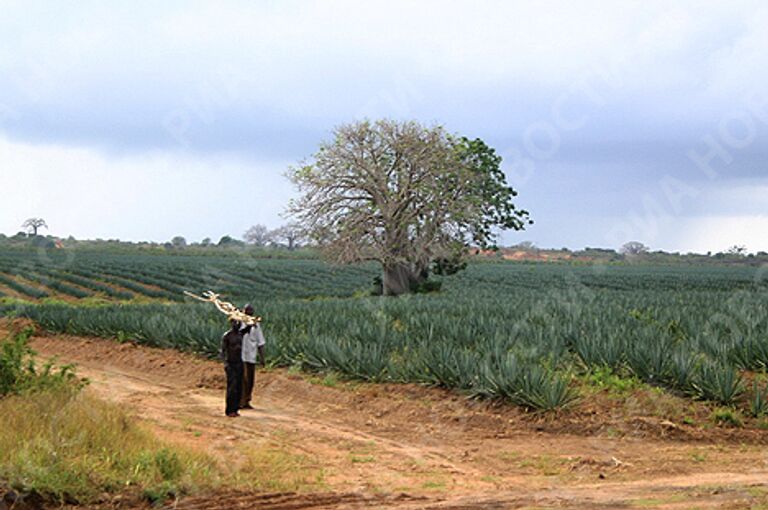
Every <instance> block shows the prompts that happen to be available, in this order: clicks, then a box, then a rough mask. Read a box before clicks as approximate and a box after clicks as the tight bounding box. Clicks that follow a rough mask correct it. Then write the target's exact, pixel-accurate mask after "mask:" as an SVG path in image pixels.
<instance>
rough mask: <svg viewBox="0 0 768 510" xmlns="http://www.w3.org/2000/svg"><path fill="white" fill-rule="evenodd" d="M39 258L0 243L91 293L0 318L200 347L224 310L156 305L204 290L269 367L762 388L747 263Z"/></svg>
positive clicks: (765, 338)
mask: <svg viewBox="0 0 768 510" xmlns="http://www.w3.org/2000/svg"><path fill="white" fill-rule="evenodd" d="M49 259H50V260H48V261H47V262H46V259H39V258H35V257H34V256H29V254H27V255H24V254H23V253H21V252H19V253H16V252H14V253H8V252H3V251H2V250H0V273H3V274H16V272H15V271H16V270H17V269H18V268H20V267H23V268H26V269H25V271H28V272H29V273H30V274H38V275H42V276H45V277H46V278H48V280H49V281H55V280H57V279H61V280H62V281H65V282H69V283H71V284H72V285H74V286H77V287H78V288H86V289H89V291H90V292H91V294H92V295H91V296H89V297H87V298H84V299H81V300H79V301H78V303H79V306H71V305H68V304H63V303H61V302H60V301H58V300H57V301H48V300H44V302H38V303H37V304H35V305H33V304H31V303H30V302H28V301H18V300H12V299H9V298H0V315H14V316H20V317H28V318H31V319H33V320H35V321H36V322H37V323H39V324H40V325H41V326H42V327H44V328H46V329H49V330H52V331H61V332H66V333H70V334H75V335H95V336H102V337H109V338H118V339H119V340H122V341H125V340H128V339H130V340H132V341H136V342H139V343H143V344H147V345H154V346H160V347H173V348H177V349H181V350H186V351H192V352H198V353H203V354H207V355H210V356H215V355H216V352H217V342H218V339H219V338H220V336H221V333H222V330H223V329H225V328H226V325H225V324H224V318H223V317H222V316H221V315H220V314H219V313H218V312H216V311H215V310H213V308H212V307H210V306H207V305H204V304H196V303H189V302H187V303H182V302H173V303H168V302H171V300H172V299H182V298H181V291H182V290H191V291H194V292H197V293H199V292H201V291H202V290H206V289H213V290H215V291H218V292H221V293H223V294H224V295H225V297H226V298H227V299H228V300H231V301H233V302H235V303H237V304H240V305H242V304H243V303H245V302H251V303H253V304H254V306H255V308H256V310H257V313H258V314H259V315H261V316H262V317H264V329H265V334H266V336H267V339H268V344H267V357H268V360H269V362H270V363H271V364H273V365H274V366H299V367H302V368H303V369H304V370H309V371H314V372H319V373H324V372H325V373H328V372H334V373H338V374H339V376H340V377H344V378H353V379H360V380H367V381H392V382H415V383H421V384H430V385H436V386H441V387H445V388H453V389H457V390H459V391H463V392H467V393H469V394H472V395H475V396H478V397H483V398H499V399H505V400H507V401H510V402H514V403H516V404H519V405H522V406H525V407H534V406H537V407H551V406H552V405H553V404H552V403H553V402H560V401H567V400H568V398H570V397H572V388H571V385H570V384H568V383H567V381H569V380H570V379H569V376H568V375H567V374H572V373H581V374H587V376H585V377H587V378H591V379H588V380H587V382H586V384H588V385H590V386H593V387H605V388H607V389H608V390H609V391H610V392H612V393H614V394H616V395H621V394H622V393H623V392H625V391H627V392H628V391H631V389H629V388H631V387H632V385H633V384H635V382H638V383H648V384H652V385H654V386H658V387H661V388H665V389H668V390H671V391H673V392H674V393H676V394H678V395H687V396H691V397H694V398H700V399H706V400H711V401H714V402H718V403H727V404H728V405H733V404H734V403H736V404H739V405H743V406H744V411H745V412H748V411H749V409H748V408H747V407H748V406H751V405H752V404H751V403H748V402H747V401H748V400H750V399H753V398H761V397H756V393H755V392H754V391H752V392H749V394H748V398H744V384H743V381H742V380H741V377H740V371H741V370H745V369H748V370H755V369H760V368H761V367H765V366H766V360H768V315H767V314H766V311H767V310H768V295H767V294H766V293H765V292H764V290H765V288H766V284H765V283H763V282H755V281H754V274H753V272H752V271H750V270H749V269H747V268H734V267H685V266H676V267H670V266H658V267H651V266H619V265H614V266H608V267H606V268H604V269H603V271H601V272H599V273H598V272H596V271H595V270H594V268H592V267H590V266H569V265H559V264H531V263H508V262H486V263H482V264H470V265H469V266H468V267H467V269H466V271H462V272H461V273H458V274H456V275H454V276H450V277H441V276H433V278H435V281H436V282H439V283H441V284H442V287H441V289H440V292H439V293H431V294H424V295H413V296H403V297H401V298H400V299H397V300H383V299H379V298H372V297H369V296H368V289H369V288H370V282H371V280H372V279H373V278H374V276H377V275H380V274H381V273H380V268H379V267H378V266H377V265H375V264H362V265H358V266H344V267H338V266H331V265H327V264H324V263H322V262H320V261H319V260H314V259H312V260H309V259H308V260H292V259H267V258H258V259H255V258H247V257H246V258H242V259H241V258H238V257H236V256H229V257H223V256H220V255H210V256H205V257H203V256H184V255H175V256H173V257H171V256H154V255H143V254H142V255H135V254H134V255H115V254H108V253H101V254H99V253H86V254H83V255H78V257H76V258H75V259H74V260H68V259H67V258H66V257H65V256H64V255H59V254H56V253H53V254H50V256H49ZM25 264H26V265H25ZM86 283H87V284H88V285H86ZM128 285H131V286H132V289H131V293H130V294H129V296H132V297H133V298H134V299H133V301H132V302H131V303H124V302H121V303H115V302H114V299H122V298H123V297H124V296H122V295H121V297H119V298H118V297H116V296H113V295H109V294H108V293H107V292H106V291H105V289H110V290H112V291H113V292H115V293H118V292H120V293H126V291H125V290H124V289H126V288H128V287H127V286H128ZM153 296H157V297H154V298H153ZM171 296H172V298H171ZM109 300H113V301H112V302H111V303H109V302H108V301H109ZM164 303H168V304H164ZM714 360H717V361H714ZM579 380H581V378H580V379H579ZM629 381H633V382H629ZM566 396H567V397H568V398H566Z"/></svg>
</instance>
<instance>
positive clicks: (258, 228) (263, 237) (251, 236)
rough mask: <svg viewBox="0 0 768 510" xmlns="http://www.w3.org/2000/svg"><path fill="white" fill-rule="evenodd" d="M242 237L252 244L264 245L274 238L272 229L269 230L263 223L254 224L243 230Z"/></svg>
mask: <svg viewBox="0 0 768 510" xmlns="http://www.w3.org/2000/svg"><path fill="white" fill-rule="evenodd" d="M243 239H245V242H246V243H248V244H252V245H254V246H259V247H262V246H266V245H268V244H269V243H271V242H272V241H273V240H274V237H273V231H271V230H269V229H268V228H267V227H266V226H265V225H261V224H256V225H254V226H252V227H251V228H249V229H248V230H246V231H245V234H243Z"/></svg>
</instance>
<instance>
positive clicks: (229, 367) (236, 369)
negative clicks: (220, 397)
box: [224, 361, 243, 414]
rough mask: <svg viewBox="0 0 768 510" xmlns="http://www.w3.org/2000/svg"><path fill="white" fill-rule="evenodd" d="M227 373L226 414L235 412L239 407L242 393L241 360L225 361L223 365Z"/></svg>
mask: <svg viewBox="0 0 768 510" xmlns="http://www.w3.org/2000/svg"><path fill="white" fill-rule="evenodd" d="M224 371H225V372H226V373H227V409H226V413H227V414H232V413H236V412H237V410H238V409H239V408H240V398H241V397H242V393H243V362H242V361H239V362H234V363H230V362H227V363H226V364H225V365H224Z"/></svg>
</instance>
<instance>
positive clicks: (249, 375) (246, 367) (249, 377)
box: [240, 361, 256, 407]
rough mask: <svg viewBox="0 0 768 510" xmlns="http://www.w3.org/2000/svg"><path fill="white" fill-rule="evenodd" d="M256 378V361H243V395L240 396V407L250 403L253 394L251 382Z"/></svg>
mask: <svg viewBox="0 0 768 510" xmlns="http://www.w3.org/2000/svg"><path fill="white" fill-rule="evenodd" d="M255 378H256V363H248V362H247V361H244V362H243V396H242V397H241V398H240V407H245V406H246V405H248V404H250V403H251V397H252V396H253V382H254V380H255Z"/></svg>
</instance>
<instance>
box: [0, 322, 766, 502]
mask: <svg viewBox="0 0 768 510" xmlns="http://www.w3.org/2000/svg"><path fill="white" fill-rule="evenodd" d="M2 329H3V326H2V324H0V336H2V333H3V331H1V330H2ZM33 347H34V348H35V349H36V350H37V351H38V352H39V353H40V354H41V355H42V356H43V357H50V356H54V355H55V356H57V357H58V359H59V361H60V362H73V363H76V364H77V365H78V373H79V374H81V375H83V376H86V377H88V378H89V379H90V380H91V384H90V386H89V389H88V391H92V392H94V393H96V394H97V395H99V396H101V397H103V398H106V399H109V400H112V401H115V402H118V403H121V404H124V405H125V406H128V407H130V408H132V409H134V410H135V414H136V416H137V417H138V418H140V419H141V420H143V421H144V422H146V423H147V424H148V425H149V426H150V427H151V428H152V429H153V430H154V431H155V432H156V433H157V434H158V435H160V436H161V437H163V438H166V439H169V440H172V441H174V442H177V443H181V444H184V445H187V446H189V447H192V448H197V449H200V450H202V451H205V452H207V453H209V454H210V455H212V456H214V457H215V458H218V459H221V460H222V462H223V461H224V459H234V461H233V462H239V461H240V459H241V457H242V456H243V452H245V451H248V450H249V447H253V448H256V447H263V446H264V445H271V446H273V447H275V448H279V449H280V450H281V451H285V452H287V453H289V454H291V455H301V456H302V458H304V459H306V462H307V464H306V466H305V467H306V469H308V470H311V471H312V472H313V473H314V472H322V482H318V483H315V482H310V483H307V484H306V485H304V486H302V487H299V488H298V490H299V491H298V492H297V493H293V492H278V493H274V494H255V493H252V492H247V491H244V492H227V493H224V494H206V495H198V496H195V497H190V498H187V499H182V500H180V501H178V502H176V503H175V504H174V507H175V508H179V509H189V510H192V509H203V508H212V509H225V508H267V509H288V508H334V509H341V508H390V507H398V508H435V509H444V508H450V509H464V508H466V509H470V508H471V509H479V508H524V507H528V508H530V507H536V508H667V509H673V508H675V509H677V508H680V509H682V508H766V507H764V506H758V505H768V455H767V454H768V450H766V448H765V447H764V446H763V445H762V443H763V442H764V440H765V436H764V434H762V433H761V432H759V431H756V430H752V431H741V432H734V431H731V430H722V429H717V428H713V429H711V430H706V429H702V428H701V427H699V428H698V429H694V428H691V429H690V430H688V429H686V427H685V426H684V425H682V424H676V423H671V422H668V423H666V424H665V423H664V422H665V420H663V419H659V417H657V416H642V413H639V412H637V413H636V415H632V416H627V413H626V412H622V413H620V414H622V416H602V417H601V416H600V415H601V414H602V415H606V414H608V415H610V412H607V410H606V409H603V408H601V407H600V405H598V404H596V405H595V406H594V407H589V406H586V407H585V408H583V409H582V410H580V411H579V412H574V413H570V414H568V413H565V414H563V415H561V416H557V415H555V416H549V417H546V418H543V417H541V416H536V415H531V414H529V413H525V412H523V411H520V410H518V409H516V408H513V407H510V406H494V405H490V404H487V403H481V402H474V401H470V400H466V399H465V398H463V397H461V396H459V395H456V394H454V393H450V392H445V391H441V390H435V389H428V388H422V387H418V386H412V385H368V384H352V383H339V382H336V381H335V380H333V379H322V378H320V377H311V376H307V375H303V374H293V373H290V372H287V371H284V370H268V371H263V372H260V373H259V374H258V380H257V387H256V390H255V393H256V402H255V406H256V409H254V410H252V411H244V412H243V417H242V418H239V419H237V420H231V419H227V418H225V417H223V416H222V414H223V413H222V411H223V410H222V406H223V395H222V390H221V388H222V387H223V370H222V368H221V366H220V365H219V364H218V363H216V362H213V361H210V360H204V359H200V358H198V357H196V356H191V355H188V354H184V353H179V352H176V351H168V350H161V349H152V348H146V347H141V346H136V345H133V344H130V343H126V344H118V343H116V342H112V341H108V340H100V339H90V338H79V337H71V336H66V335H51V336H47V335H42V336H36V337H35V338H34V339H33ZM582 407H584V406H582ZM640 407H642V406H640ZM594 415H597V417H595V416H594ZM622 420H623V422H624V424H625V426H624V427H623V428H620V429H615V428H613V427H614V425H616V424H620V423H621V422H622ZM634 422H636V423H634ZM617 430H619V432H617ZM739 434H741V435H739ZM230 462H232V461H230Z"/></svg>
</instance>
